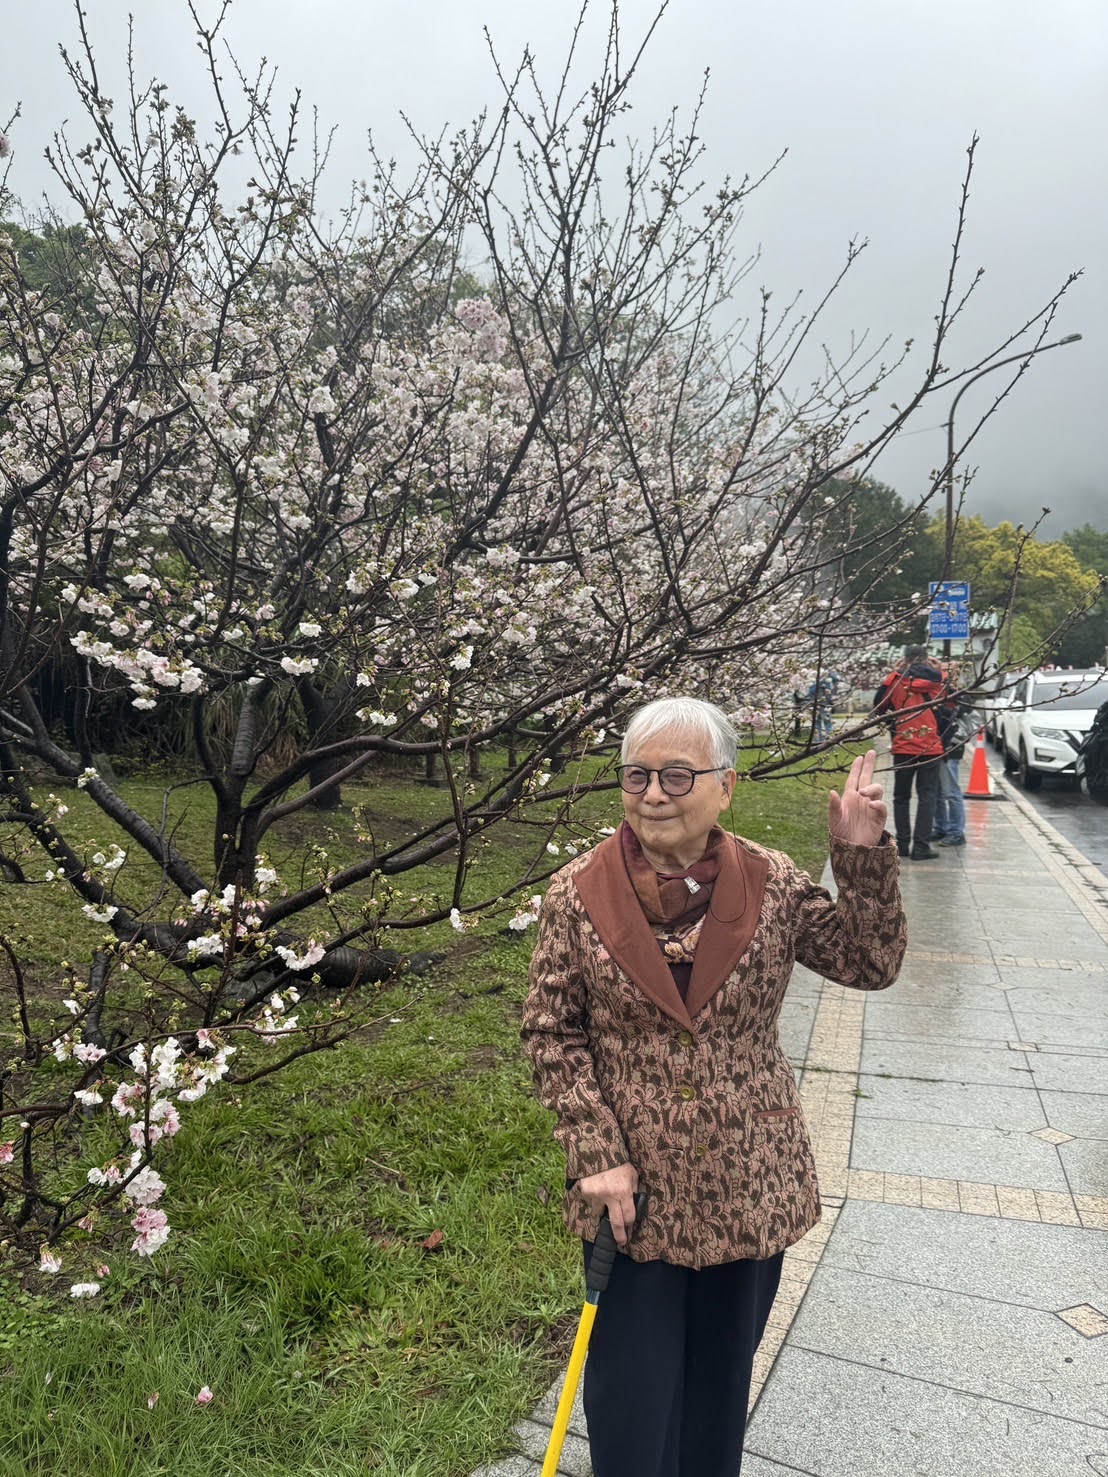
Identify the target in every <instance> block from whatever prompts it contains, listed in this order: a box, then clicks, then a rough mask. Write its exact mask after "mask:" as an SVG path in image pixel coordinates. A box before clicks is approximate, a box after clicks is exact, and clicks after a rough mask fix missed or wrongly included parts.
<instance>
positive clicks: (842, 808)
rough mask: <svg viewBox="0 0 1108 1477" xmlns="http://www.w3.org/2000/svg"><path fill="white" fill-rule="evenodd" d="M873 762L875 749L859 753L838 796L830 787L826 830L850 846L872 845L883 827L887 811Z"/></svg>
mask: <svg viewBox="0 0 1108 1477" xmlns="http://www.w3.org/2000/svg"><path fill="white" fill-rule="evenodd" d="M876 763H877V752H876V750H874V749H870V751H869V752H868V753H867V754H859V755H858V757H857V759H855V761H854V763H853V764H852V765H851V766H850V773H849V774H848V775H847V777H846V783H845V784H844V785H843V793H842V796H841V797H840V796H839V794H838V792H837V791H836V790H832V791H831V794H830V797H829V798H828V801H827V828H828V830H829V831H830V832H831V834H832V836H837V837H838V838H839V840H840V841H849V842H850V843H851V845H853V846H876V845H877V843H878V842H879V841H880V840H881V835H882V832H883V831H884V829H885V821H886V819H887V817H888V813H889V812H888V807H887V806H886V805H885V792H884V790H883V789H882V787H881V785H880V783H879V782H878V781H876V780H875V779H874V778H873V768H874V765H875V764H876Z"/></svg>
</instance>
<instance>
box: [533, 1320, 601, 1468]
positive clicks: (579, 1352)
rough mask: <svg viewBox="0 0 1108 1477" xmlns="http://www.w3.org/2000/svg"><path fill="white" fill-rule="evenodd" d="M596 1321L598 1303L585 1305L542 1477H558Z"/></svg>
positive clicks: (552, 1428)
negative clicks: (571, 1413)
mask: <svg viewBox="0 0 1108 1477" xmlns="http://www.w3.org/2000/svg"><path fill="white" fill-rule="evenodd" d="M595 1319H596V1304H595V1303H586V1304H585V1306H584V1307H583V1308H582V1309H581V1321H580V1323H579V1324H578V1325H577V1337H576V1338H575V1339H574V1340H573V1353H572V1354H571V1355H570V1356H569V1368H568V1369H567V1370H566V1382H565V1384H564V1385H563V1386H562V1395H561V1399H560V1400H559V1401H558V1409H557V1410H556V1411H555V1412H554V1424H553V1426H552V1427H551V1429H550V1442H549V1445H548V1446H547V1448H546V1460H545V1461H544V1462H543V1464H542V1477H555V1473H556V1472H557V1470H558V1463H559V1461H560V1460H561V1456H562V1446H563V1445H564V1444H565V1439H566V1429H567V1427H568V1426H569V1417H570V1412H571V1411H572V1410H573V1400H574V1397H575V1396H576V1394H577V1386H578V1384H579V1383H580V1380H581V1368H582V1366H583V1364H584V1363H585V1355H586V1354H587V1353H588V1351H589V1339H590V1337H591V1336H592V1326H593V1322H594V1321H595Z"/></svg>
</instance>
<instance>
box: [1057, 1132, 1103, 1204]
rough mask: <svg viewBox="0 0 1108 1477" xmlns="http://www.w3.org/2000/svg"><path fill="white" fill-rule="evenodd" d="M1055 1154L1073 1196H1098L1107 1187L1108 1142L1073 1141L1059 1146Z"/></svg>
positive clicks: (1098, 1140)
mask: <svg viewBox="0 0 1108 1477" xmlns="http://www.w3.org/2000/svg"><path fill="white" fill-rule="evenodd" d="M1056 1152H1057V1154H1058V1157H1059V1159H1060V1160H1061V1161H1062V1168H1063V1170H1064V1171H1065V1175H1066V1182H1067V1186H1068V1188H1069V1190H1070V1191H1071V1192H1072V1193H1073V1195H1074V1196H1077V1195H1099V1194H1101V1193H1103V1191H1104V1189H1105V1187H1108V1142H1106V1141H1105V1140H1104V1139H1074V1140H1073V1141H1072V1142H1071V1143H1068V1144H1059V1145H1058V1148H1057V1150H1056Z"/></svg>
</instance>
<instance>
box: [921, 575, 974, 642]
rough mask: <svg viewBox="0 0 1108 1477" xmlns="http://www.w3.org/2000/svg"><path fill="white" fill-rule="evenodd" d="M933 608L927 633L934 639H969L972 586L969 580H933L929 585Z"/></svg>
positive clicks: (929, 616)
mask: <svg viewBox="0 0 1108 1477" xmlns="http://www.w3.org/2000/svg"><path fill="white" fill-rule="evenodd" d="M927 588H928V594H929V595H930V598H931V610H930V613H929V615H928V621H927V634H928V636H929V638H930V639H931V640H932V641H968V640H969V636H970V612H969V601H970V587H969V582H968V580H932V582H931V583H930V584H929V585H928V587H927Z"/></svg>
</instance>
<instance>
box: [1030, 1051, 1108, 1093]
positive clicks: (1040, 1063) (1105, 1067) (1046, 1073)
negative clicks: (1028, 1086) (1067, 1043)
mask: <svg viewBox="0 0 1108 1477" xmlns="http://www.w3.org/2000/svg"><path fill="white" fill-rule="evenodd" d="M1026 1060H1027V1062H1028V1064H1029V1066H1030V1068H1031V1075H1032V1080H1033V1081H1034V1083H1035V1086H1036V1087H1038V1088H1043V1089H1045V1090H1046V1091H1048V1092H1049V1091H1052V1090H1053V1091H1055V1092H1058V1091H1062V1092H1100V1091H1102V1090H1103V1088H1104V1083H1105V1081H1106V1080H1108V1060H1106V1059H1105V1058H1104V1057H1103V1056H1076V1055H1074V1053H1072V1052H1068V1053H1067V1052H1060V1051H1045V1050H1039V1051H1036V1052H1034V1053H1028V1055H1027V1058H1026Z"/></svg>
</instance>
